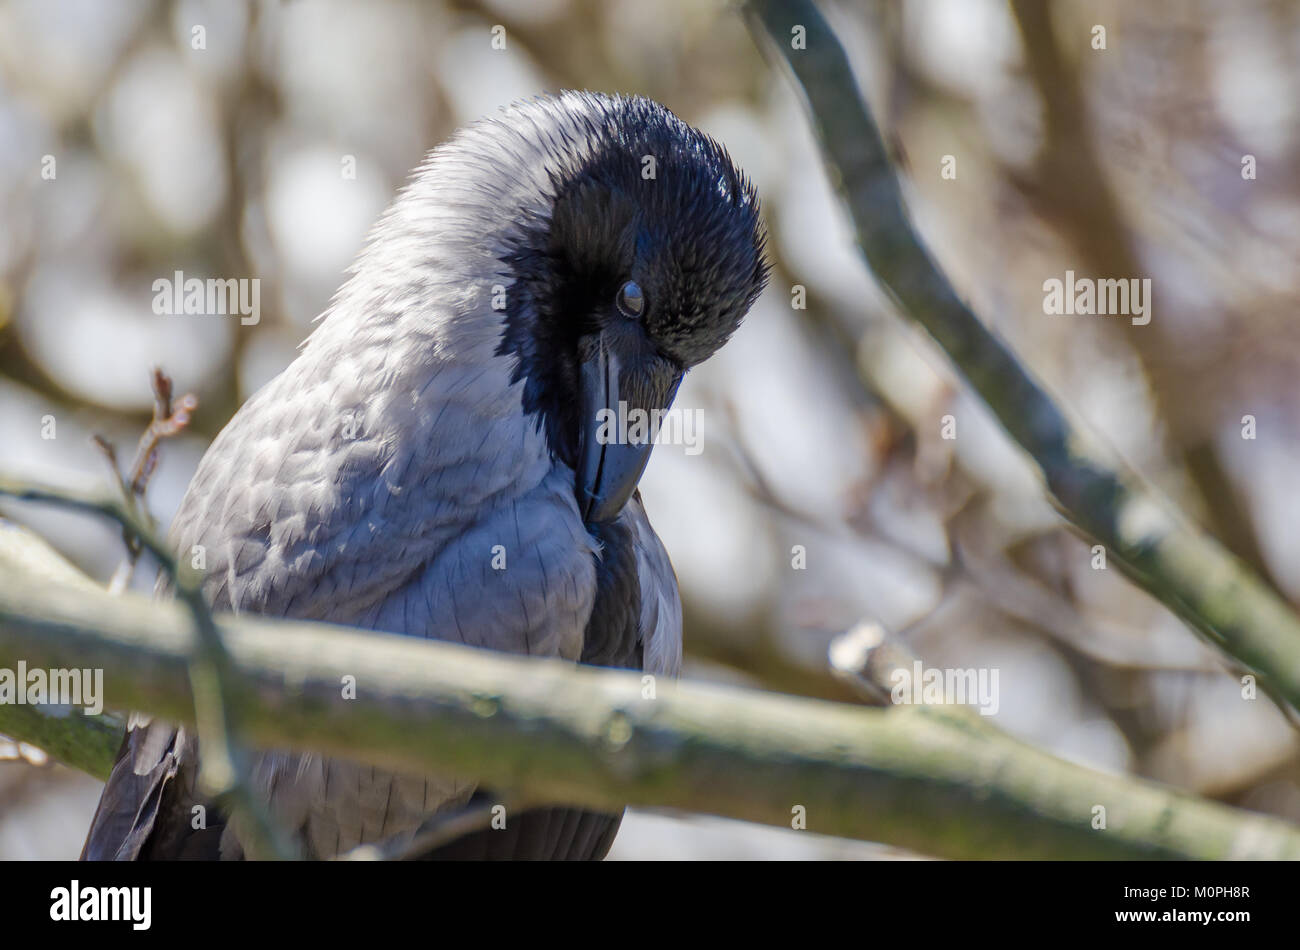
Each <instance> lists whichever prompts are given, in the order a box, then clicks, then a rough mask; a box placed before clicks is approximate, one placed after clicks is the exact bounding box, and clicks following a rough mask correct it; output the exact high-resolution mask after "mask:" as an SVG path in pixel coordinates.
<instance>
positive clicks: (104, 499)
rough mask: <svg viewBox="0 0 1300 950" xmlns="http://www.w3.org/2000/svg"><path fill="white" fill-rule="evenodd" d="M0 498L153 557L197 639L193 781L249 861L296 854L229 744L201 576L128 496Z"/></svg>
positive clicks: (7, 489) (21, 491)
mask: <svg viewBox="0 0 1300 950" xmlns="http://www.w3.org/2000/svg"><path fill="white" fill-rule="evenodd" d="M118 494H120V493H118ZM0 495H7V496H9V497H11V498H16V499H19V500H21V501H38V502H47V503H50V504H54V505H59V506H62V507H65V508H75V509H79V510H81V511H88V512H93V513H95V514H100V515H103V516H105V517H107V518H110V519H112V520H114V521H116V522H117V523H118V524H120V525H121V526H122V527H123V529H124V530H125V531H127V532H128V533H129V534H130V535H132V536H133V537H134V538H135V539H136V540H137V541H138V542H139V544H140V545H141V546H142V547H143V548H144V549H145V550H147V551H148V552H149V553H150V554H152V555H153V556H154V558H155V559H157V561H158V564H159V566H160V567H161V568H162V570H163V571H164V572H165V573H166V574H167V575H168V577H170V578H171V581H172V584H173V586H174V587H175V591H176V596H177V599H179V600H180V601H181V602H182V603H183V604H184V605H185V607H186V608H187V609H188V610H189V613H190V616H191V617H192V618H193V621H194V630H195V632H196V634H197V636H196V637H195V641H194V644H193V650H192V654H191V661H190V667H189V669H190V682H191V686H192V689H193V692H194V711H195V719H196V721H197V723H198V726H199V736H200V740H201V748H202V750H203V751H202V754H201V755H200V758H199V781H200V783H201V784H202V786H203V789H204V791H205V792H206V793H207V794H209V795H211V796H212V797H213V798H214V799H215V800H216V801H217V802H218V804H220V805H222V806H223V807H225V808H227V809H229V810H231V811H233V812H235V813H237V814H238V815H240V816H241V817H242V818H243V819H244V820H243V822H241V825H240V827H241V828H242V829H245V834H246V835H247V836H248V838H249V840H248V842H246V843H245V850H246V851H247V852H248V853H250V854H251V855H253V856H255V857H275V858H280V859H291V858H294V857H296V856H297V854H298V849H297V847H296V845H295V844H294V843H293V842H292V841H291V840H290V839H289V838H288V837H287V836H286V835H284V834H283V833H282V832H281V831H280V830H279V829H278V828H277V827H276V826H275V824H274V823H273V822H272V820H271V817H270V813H269V811H268V810H267V809H266V808H265V807H264V806H263V804H262V803H261V802H260V801H259V800H258V799H257V797H256V796H255V795H254V794H253V793H252V790H251V784H250V782H249V774H250V769H249V766H248V757H247V754H246V753H245V752H244V750H243V749H242V748H241V747H240V746H239V745H238V743H237V739H236V737H237V735H238V730H237V728H236V726H237V721H236V720H237V714H236V708H235V704H234V702H233V701H232V699H231V691H232V688H231V684H232V683H233V682H234V679H235V670H234V666H233V664H232V662H231V660H230V655H229V653H228V652H227V651H226V648H225V644H224V643H223V641H222V639H221V633H220V631H219V630H218V629H217V625H216V621H215V620H214V619H213V616H212V611H211V610H210V609H209V607H208V603H207V601H206V599H204V597H203V591H202V582H203V577H202V575H201V574H200V573H199V572H198V571H196V570H194V569H193V568H192V567H190V565H189V564H187V563H186V562H185V561H181V560H178V559H177V558H176V557H175V556H174V555H173V553H172V552H171V550H170V549H169V548H168V547H167V545H166V544H165V543H164V542H163V541H162V540H161V539H160V538H159V537H158V536H157V535H156V534H155V533H154V531H153V530H152V529H151V528H150V527H149V525H148V523H147V522H146V520H145V516H144V515H143V514H142V512H141V509H140V507H139V506H138V504H137V500H136V497H135V495H134V494H127V495H125V496H122V497H115V496H114V495H109V494H104V493H97V492H93V491H87V490H86V489H83V488H78V487H73V486H66V487H56V486H48V485H34V484H29V483H23V482H16V481H14V480H12V479H9V478H5V477H0Z"/></svg>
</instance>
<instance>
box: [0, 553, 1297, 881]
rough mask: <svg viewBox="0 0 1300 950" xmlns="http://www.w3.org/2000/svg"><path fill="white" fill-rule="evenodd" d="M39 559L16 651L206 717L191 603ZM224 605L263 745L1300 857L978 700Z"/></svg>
mask: <svg viewBox="0 0 1300 950" xmlns="http://www.w3.org/2000/svg"><path fill="white" fill-rule="evenodd" d="M34 576H35V575H32V574H28V573H26V572H25V571H23V570H5V571H4V572H3V573H0V666H12V665H13V664H15V663H16V662H17V661H18V660H19V659H22V660H25V661H26V662H27V663H28V665H29V666H33V667H34V666H42V667H47V668H86V667H89V668H100V669H103V670H104V685H105V693H106V697H105V699H106V702H107V703H108V704H109V705H111V706H113V707H114V708H119V709H139V710H143V711H147V712H150V713H153V714H155V715H158V716H163V717H166V718H170V719H175V720H184V721H187V722H192V721H193V719H194V701H193V700H194V697H193V691H192V687H191V685H190V681H189V677H188V676H187V669H188V664H189V661H190V651H191V649H192V640H193V635H192V618H191V616H190V614H189V613H188V611H187V610H186V608H184V607H183V606H182V605H180V604H177V603H175V602H161V601H153V600H149V599H147V598H143V597H140V596H138V595H135V594H130V593H126V594H122V595H120V596H117V597H111V596H109V595H107V594H106V593H104V592H102V591H99V590H97V589H93V588H90V587H86V586H82V587H76V586H71V585H65V584H62V583H59V582H57V581H52V580H48V579H46V580H45V582H43V583H36V582H34ZM217 623H218V627H219V630H220V633H221V635H222V638H223V640H224V642H225V644H226V647H227V650H228V652H229V655H230V659H231V664H232V667H231V679H230V684H229V685H230V690H231V701H232V702H234V703H236V704H237V705H238V707H239V709H240V711H241V714H242V716H241V726H242V729H243V731H244V732H243V734H244V735H245V736H246V737H247V739H248V741H249V742H250V743H253V744H256V745H259V746H261V747H264V748H280V749H310V750H314V751H318V752H321V753H323V754H327V755H337V756H342V757H346V758H351V759H354V760H357V761H363V762H370V763H372V764H374V765H377V766H380V767H387V768H393V769H397V770H400V771H405V772H408V773H414V774H419V773H422V772H443V773H452V774H460V775H467V776H473V777H475V778H476V779H479V780H481V781H483V782H484V783H487V784H490V785H491V787H493V788H495V789H498V790H499V791H500V792H501V794H502V796H503V800H507V801H519V800H525V801H528V802H530V803H533V804H538V805H541V804H545V803H550V802H553V803H557V804H559V803H563V804H569V805H579V806H586V807H590V808H593V809H597V810H600V809H605V810H610V809H613V810H617V809H619V808H621V807H623V806H624V805H626V804H631V805H643V806H663V807H670V808H679V809H683V810H687V811H694V812H706V813H710V814H716V815H726V816H730V817H734V818H740V819H745V820H749V821H757V822H763V823H766V824H772V825H782V826H785V827H789V826H790V822H791V816H792V814H793V813H794V811H795V809H796V808H797V807H800V806H802V808H803V809H805V811H806V816H807V827H808V829H809V830H812V831H816V832H821V833H825V834H832V835H841V836H845V837H854V838H864V839H869V840H874V841H883V842H887V843H889V844H893V845H897V846H899V847H904V848H910V849H913V850H916V851H921V852H925V853H929V854H935V855H940V856H945V857H954V858H974V857H980V858H1066V857H1073V858H1197V859H1210V858H1228V857H1256V858H1281V857H1291V858H1300V829H1296V828H1294V827H1292V826H1290V825H1287V824H1286V823H1284V822H1281V821H1279V820H1277V819H1273V818H1269V817H1265V816H1262V815H1256V814H1251V813H1248V812H1244V811H1240V810H1236V809H1232V808H1227V807H1225V806H1222V805H1218V804H1213V803H1210V802H1206V801H1203V800H1201V799H1198V798H1196V797H1194V796H1191V795H1187V794H1184V793H1181V792H1177V791H1174V790H1171V789H1168V788H1164V787H1161V786H1157V785H1154V784H1152V783H1148V782H1142V781H1137V780H1133V779H1129V778H1123V777H1119V776H1111V775H1103V774H1100V773H1096V772H1092V771H1089V770H1087V769H1084V768H1082V767H1079V766H1076V765H1072V764H1069V763H1066V762H1062V761H1059V760H1057V759H1054V758H1052V757H1051V756H1048V755H1046V754H1044V753H1042V752H1039V751H1037V750H1035V749H1033V748H1031V747H1028V746H1026V745H1024V744H1022V743H1020V742H1018V741H1015V740H1013V739H1011V738H1009V737H1007V736H1006V735H1004V734H1002V733H1000V732H999V731H998V730H997V729H995V728H993V727H992V726H990V725H989V724H988V723H987V722H986V721H985V720H983V719H981V718H980V717H979V716H978V715H976V714H974V713H973V712H971V711H970V710H967V709H965V708H962V707H934V706H931V707H923V706H895V707H891V708H889V709H884V710H880V709H868V708H864V707H860V706H850V705H841V704H835V703H827V702H822V701H817V700H806V699H798V698H794V697H787V696H780V695H775V694H767V693H761V692H757V691H750V690H742V689H735V688H728V687H719V686H710V685H703V684H691V683H683V684H680V685H676V686H675V685H673V684H670V683H668V682H663V681H660V682H657V683H654V687H655V692H654V693H648V692H647V687H646V685H645V681H644V680H643V678H642V676H640V675H639V674H635V673H629V672H623V671H611V670H598V669H593V668H587V667H576V668H575V667H573V666H571V665H569V664H566V663H563V662H560V661H555V660H543V659H536V658H528V657H514V656H506V655H500V654H494V653H491V652H488V651H481V650H474V649H470V648H467V647H462V646H456V645H450V644H444V643H434V642H428V641H422V640H417V639H414V638H410V637H401V636H394V635H387V634H378V633H373V632H365V631H354V630H349V629H346V628H339V627H330V626H328V625H323V624H308V623H297V622H289V621H273V620H269V619H265V618H247V617H235V616H231V615H220V616H219V617H218V618H217ZM345 677H354V678H355V679H354V680H345ZM345 682H354V683H355V689H356V693H355V695H356V698H355V699H348V698H345V696H344V688H343V687H344V684H345ZM656 693H657V695H655V694H656ZM14 708H15V707H12V706H5V705H0V730H3V731H5V732H7V733H9V734H11V735H14V736H15V738H18V739H22V740H24V741H34V740H36V738H37V737H35V736H31V735H28V734H26V733H24V729H23V723H22V720H21V719H15V718H14V717H13V715H12V710H13V709H14ZM69 721H70V722H73V721H78V720H69ZM105 764H106V763H105ZM100 771H102V766H101V769H100ZM1097 806H1102V807H1103V808H1104V809H1105V823H1106V827H1105V828H1104V829H1101V828H1094V827H1093V824H1094V821H1096V820H1097V815H1098V814H1099V812H1097V811H1096V808H1097Z"/></svg>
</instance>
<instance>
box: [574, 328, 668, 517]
mask: <svg viewBox="0 0 1300 950" xmlns="http://www.w3.org/2000/svg"><path fill="white" fill-rule="evenodd" d="M628 342H629V341H628V340H627V334H614V333H610V332H609V331H608V330H607V331H605V332H602V333H600V334H593V335H592V336H590V337H587V338H586V339H584V340H583V342H582V346H581V349H580V353H581V352H582V351H586V352H585V355H583V356H582V357H581V366H580V369H579V388H580V392H581V399H582V405H581V407H580V419H581V423H580V425H581V428H580V429H579V442H578V467H577V472H576V473H575V474H576V484H575V486H574V489H575V493H576V495H577V499H578V510H579V511H580V512H581V513H582V520H583V522H584V523H585V524H600V523H601V522H606V521H613V520H614V519H615V518H617V517H618V515H619V512H621V511H622V510H623V506H624V505H626V504H627V502H628V499H629V498H631V497H632V493H633V492H635V491H636V486H637V482H638V481H640V480H641V473H642V472H644V471H645V467H646V463H647V462H649V461H650V450H651V449H653V448H654V437H653V430H649V427H647V426H642V427H640V429H639V430H638V428H637V427H636V426H635V425H633V424H632V423H631V422H630V421H629V419H631V420H633V421H635V414H636V411H637V410H640V411H641V412H643V413H644V414H645V416H643V418H657V417H656V416H654V413H655V410H667V409H668V407H669V406H671V405H672V402H673V397H674V396H676V395H677V387H678V385H679V384H680V383H681V376H680V375H678V374H666V373H664V372H663V371H656V370H655V369H648V370H638V369H636V368H635V364H637V363H638V362H640V360H638V359H637V356H638V354H636V353H628V352H627V350H629V349H633V347H630V346H627V345H624V346H620V344H627V343H628ZM620 349H622V350H623V351H624V356H623V358H620V355H619V351H620Z"/></svg>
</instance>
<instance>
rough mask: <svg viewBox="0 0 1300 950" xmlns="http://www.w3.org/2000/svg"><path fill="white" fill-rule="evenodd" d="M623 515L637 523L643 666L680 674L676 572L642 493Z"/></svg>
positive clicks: (634, 535) (635, 540) (679, 600)
mask: <svg viewBox="0 0 1300 950" xmlns="http://www.w3.org/2000/svg"><path fill="white" fill-rule="evenodd" d="M624 516H625V517H627V518H628V519H629V520H630V521H631V522H632V524H633V525H634V530H633V532H632V538H633V544H634V549H635V551H636V570H637V580H638V586H639V589H640V599H641V610H640V617H639V627H640V637H641V645H642V657H643V659H642V668H643V669H644V670H645V671H646V672H647V673H656V674H661V675H665V676H677V674H678V673H680V672H681V668H682V598H681V594H680V592H679V591H678V589H677V574H676V572H675V571H673V564H672V561H670V560H669V559H668V552H667V551H666V550H664V546H663V542H662V541H660V540H659V535H657V534H655V531H654V528H652V527H650V520H649V519H648V518H647V517H646V513H645V508H644V507H643V506H642V504H641V493H640V492H637V494H636V497H635V498H633V499H632V501H631V502H630V503H629V504H628V506H627V509H626V511H625V512H624Z"/></svg>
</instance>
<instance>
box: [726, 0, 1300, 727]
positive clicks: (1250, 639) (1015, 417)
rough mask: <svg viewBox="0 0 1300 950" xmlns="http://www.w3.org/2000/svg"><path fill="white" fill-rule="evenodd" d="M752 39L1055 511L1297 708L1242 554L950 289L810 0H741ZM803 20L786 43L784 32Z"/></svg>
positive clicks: (1298, 642)
mask: <svg viewBox="0 0 1300 950" xmlns="http://www.w3.org/2000/svg"><path fill="white" fill-rule="evenodd" d="M743 9H744V12H745V15H746V19H747V22H748V23H749V25H750V29H751V31H752V32H753V33H754V35H755V38H756V39H757V40H759V41H760V42H770V48H771V49H773V50H774V51H775V52H776V53H778V54H779V55H780V57H781V58H782V59H783V60H784V62H785V63H786V64H787V65H788V66H789V68H790V70H791V72H792V74H793V77H794V79H795V81H796V85H797V87H798V88H799V90H800V91H801V92H802V94H803V96H804V100H805V103H806V105H807V107H808V112H809V115H810V118H811V121H812V124H813V126H814V128H815V130H816V132H817V135H818V137H819V139H820V141H821V146H822V151H823V157H824V158H825V160H826V164H827V166H828V171H829V174H830V178H831V180H832V181H833V182H835V183H837V186H838V188H839V190H840V192H841V196H842V197H843V199H844V201H845V203H846V204H847V206H848V209H849V212H850V214H851V215H852V218H853V221H854V225H855V227H856V231H857V239H858V244H859V246H860V248H861V249H862V253H863V255H864V257H865V258H866V261H867V263H868V264H869V265H870V267H871V270H872V271H873V273H875V275H876V276H877V277H878V278H879V280H880V281H881V282H882V283H883V284H884V285H885V286H886V287H887V288H888V289H889V291H890V292H891V293H892V294H893V295H894V296H895V298H896V300H897V303H898V306H899V309H900V310H901V311H902V312H903V313H904V314H906V315H907V316H908V317H910V318H911V319H913V320H915V321H916V322H917V323H919V324H920V325H921V326H922V327H923V328H924V329H925V330H926V331H927V332H928V333H929V334H930V336H932V337H933V338H934V340H935V341H936V342H937V343H938V344H939V346H940V347H942V348H943V350H944V351H945V352H946V353H947V354H948V356H949V357H950V358H951V359H952V361H953V363H955V364H956V366H957V369H958V370H959V371H960V372H961V373H962V374H963V375H964V376H965V377H966V379H967V381H968V382H969V383H970V385H971V387H972V388H973V389H974V390H975V391H976V393H978V394H979V395H980V396H981V397H982V398H983V400H984V402H985V403H987V404H988V406H989V408H990V409H992V411H993V413H994V414H995V415H996V416H997V418H998V419H999V420H1000V421H1001V423H1002V425H1003V427H1004V428H1005V429H1006V430H1007V432H1008V433H1009V434H1010V435H1011V437H1012V438H1013V439H1015V440H1016V441H1017V442H1018V443H1019V444H1020V445H1021V447H1022V448H1024V449H1025V451H1027V452H1028V453H1029V454H1030V455H1031V456H1032V457H1033V459H1034V461H1035V462H1036V463H1037V464H1038V467H1039V469H1040V470H1041V472H1042V475H1043V478H1044V480H1045V482H1046V487H1047V489H1048V492H1049V494H1050V496H1051V497H1052V499H1053V501H1054V502H1055V503H1056V505H1057V507H1058V509H1059V510H1060V511H1061V513H1062V514H1063V515H1064V516H1065V517H1066V518H1067V519H1068V520H1069V521H1070V522H1071V523H1073V524H1074V525H1075V526H1076V527H1077V528H1079V529H1080V530H1081V531H1082V532H1084V533H1085V534H1086V535H1088V536H1090V537H1092V538H1094V539H1095V540H1097V541H1099V542H1101V543H1102V544H1103V545H1105V546H1106V548H1107V549H1108V551H1109V553H1110V556H1111V558H1112V559H1113V560H1114V561H1115V562H1116V563H1117V564H1118V565H1119V566H1120V568H1121V569H1122V570H1123V571H1124V572H1125V574H1127V575H1128V577H1129V578H1130V579H1131V580H1133V581H1134V583H1136V584H1137V585H1138V586H1140V587H1142V588H1143V589H1144V590H1146V591H1147V592H1149V593H1150V594H1152V595H1153V596H1154V597H1156V598H1157V599H1159V600H1160V601H1161V602H1162V603H1164V604H1165V606H1167V607H1168V608H1169V609H1170V610H1172V611H1173V612H1174V613H1176V614H1177V615H1178V616H1180V617H1181V618H1182V619H1183V620H1184V621H1185V622H1186V623H1187V624H1188V625H1189V626H1190V627H1191V628H1192V629H1193V630H1195V631H1196V632H1198V633H1199V634H1201V635H1202V636H1203V637H1204V638H1206V639H1207V640H1208V641H1209V642H1211V643H1212V644H1214V645H1216V646H1218V647H1219V648H1220V649H1221V650H1223V651H1224V652H1225V653H1227V654H1229V655H1230V656H1232V657H1235V658H1236V659H1237V660H1239V661H1240V662H1241V663H1242V664H1244V665H1245V667H1246V668H1247V669H1249V670H1250V671H1252V672H1253V673H1255V674H1256V675H1257V676H1258V677H1259V682H1260V685H1261V686H1262V687H1263V688H1264V689H1266V690H1268V691H1269V693H1270V695H1272V696H1274V697H1275V698H1280V701H1282V700H1284V701H1285V702H1286V703H1288V704H1289V705H1290V709H1291V711H1292V712H1294V711H1296V710H1300V618H1297V616H1296V614H1295V613H1294V612H1293V611H1292V609H1291V608H1290V606H1289V605H1288V604H1287V603H1286V602H1284V601H1283V600H1282V599H1281V598H1280V597H1278V596H1277V595H1276V594H1275V593H1274V592H1273V591H1272V590H1271V589H1270V588H1269V587H1268V585H1266V584H1265V583H1263V582H1262V581H1260V579H1259V578H1258V577H1257V576H1256V575H1255V574H1254V573H1252V572H1251V570H1250V569H1249V567H1247V566H1246V565H1245V564H1244V563H1243V562H1242V561H1240V560H1239V559H1238V558H1236V557H1234V556H1233V555H1232V554H1231V553H1229V552H1228V551H1226V550H1225V549H1224V548H1223V547H1222V546H1221V545H1220V544H1219V543H1217V542H1216V541H1215V540H1214V539H1212V538H1211V537H1209V536H1208V535H1206V534H1204V533H1203V532H1202V531H1200V530H1199V529H1197V528H1196V527H1195V526H1194V525H1192V524H1191V523H1190V522H1189V521H1188V520H1187V519H1186V518H1185V517H1184V516H1183V515H1182V514H1181V513H1179V512H1178V511H1177V510H1176V509H1174V507H1173V506H1172V504H1171V503H1170V502H1169V501H1168V500H1167V499H1165V498H1164V497H1163V496H1162V495H1160V494H1159V493H1158V492H1156V491H1155V490H1154V489H1152V488H1150V487H1149V486H1147V485H1145V484H1144V483H1143V482H1142V481H1141V480H1140V479H1139V477H1138V475H1137V474H1136V473H1135V472H1133V471H1131V470H1130V469H1128V468H1127V467H1126V466H1124V465H1123V464H1122V463H1121V462H1120V461H1119V460H1117V459H1115V458H1113V457H1112V455H1111V453H1110V452H1108V451H1106V450H1104V449H1102V448H1101V447H1100V446H1099V445H1097V444H1096V443H1094V442H1093V441H1092V439H1091V438H1090V437H1088V436H1087V435H1086V434H1085V433H1084V432H1083V431H1082V430H1080V429H1079V428H1077V427H1076V426H1074V425H1073V424H1072V423H1071V422H1070V421H1069V420H1068V419H1067V417H1066V416H1065V414H1064V413H1063V412H1062V411H1061V409H1060V408H1058V407H1057V405H1056V404H1055V403H1054V402H1053V400H1052V398H1051V396H1049V395H1048V393H1047V392H1046V391H1045V390H1044V388H1043V387H1042V385H1041V384H1040V383H1039V382H1038V381H1037V380H1036V379H1034V377H1033V376H1032V375H1031V374H1030V373H1029V371H1028V370H1026V369H1025V368H1024V367H1023V366H1022V365H1021V364H1020V362H1019V361H1018V360H1017V359H1016V357H1015V355H1014V354H1013V353H1012V352H1011V351H1010V349H1009V348H1008V347H1007V346H1006V344H1005V343H1003V342H1002V341H1001V340H1000V339H999V338H998V337H997V336H996V335H994V334H993V333H992V332H991V331H990V330H988V329H987V328H986V327H985V326H984V325H983V324H982V323H981V322H980V320H979V318H978V317H977V316H976V315H975V314H974V313H973V312H972V311H971V310H970V308H969V307H967V306H966V304H964V303H963V302H962V301H961V299H960V298H959V297H958V296H957V292H956V291H955V290H954V289H953V287H952V285H951V284H950V283H949V282H948V279H947V277H945V276H944V274H943V272H942V271H941V270H940V268H939V266H938V265H937V264H936V263H935V261H934V260H933V258H932V257H931V256H930V252H929V250H928V249H927V248H926V246H925V244H924V243H923V242H922V241H921V239H920V237H919V236H918V235H917V233H916V231H915V229H914V228H913V227H912V224H911V221H910V219H909V218H908V214H907V210H906V208H905V207H904V205H903V200H902V194H901V191H900V189H899V185H898V181H897V179H896V178H895V175H894V171H893V168H892V167H891V165H890V162H889V157H888V151H887V149H886V147H885V144H884V142H883V140H882V138H881V136H880V132H879V130H878V129H877V127H876V124H875V121H874V120H873V119H872V117H871V112H870V110H869V108H868V106H867V104H866V103H865V102H864V100H863V98H862V95H861V93H860V91H859V89H858V87H857V84H856V82H855V80H854V77H853V73H852V71H851V69H850V68H849V63H848V59H847V58H846V56H845V54H844V50H843V48H842V47H841V46H840V44H839V41H838V40H837V39H836V37H835V34H834V33H833V32H832V31H831V29H830V27H829V25H828V24H827V23H826V21H825V19H823V17H822V16H821V14H820V13H819V12H818V10H817V7H816V6H815V5H814V4H813V3H812V2H811V0H780V2H778V0H748V2H746V3H745V4H744V7H743ZM795 27H801V28H802V29H803V30H805V31H806V48H804V49H795V48H793V44H792V42H791V40H792V35H793V34H792V30H793V29H794V28H795Z"/></svg>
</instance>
